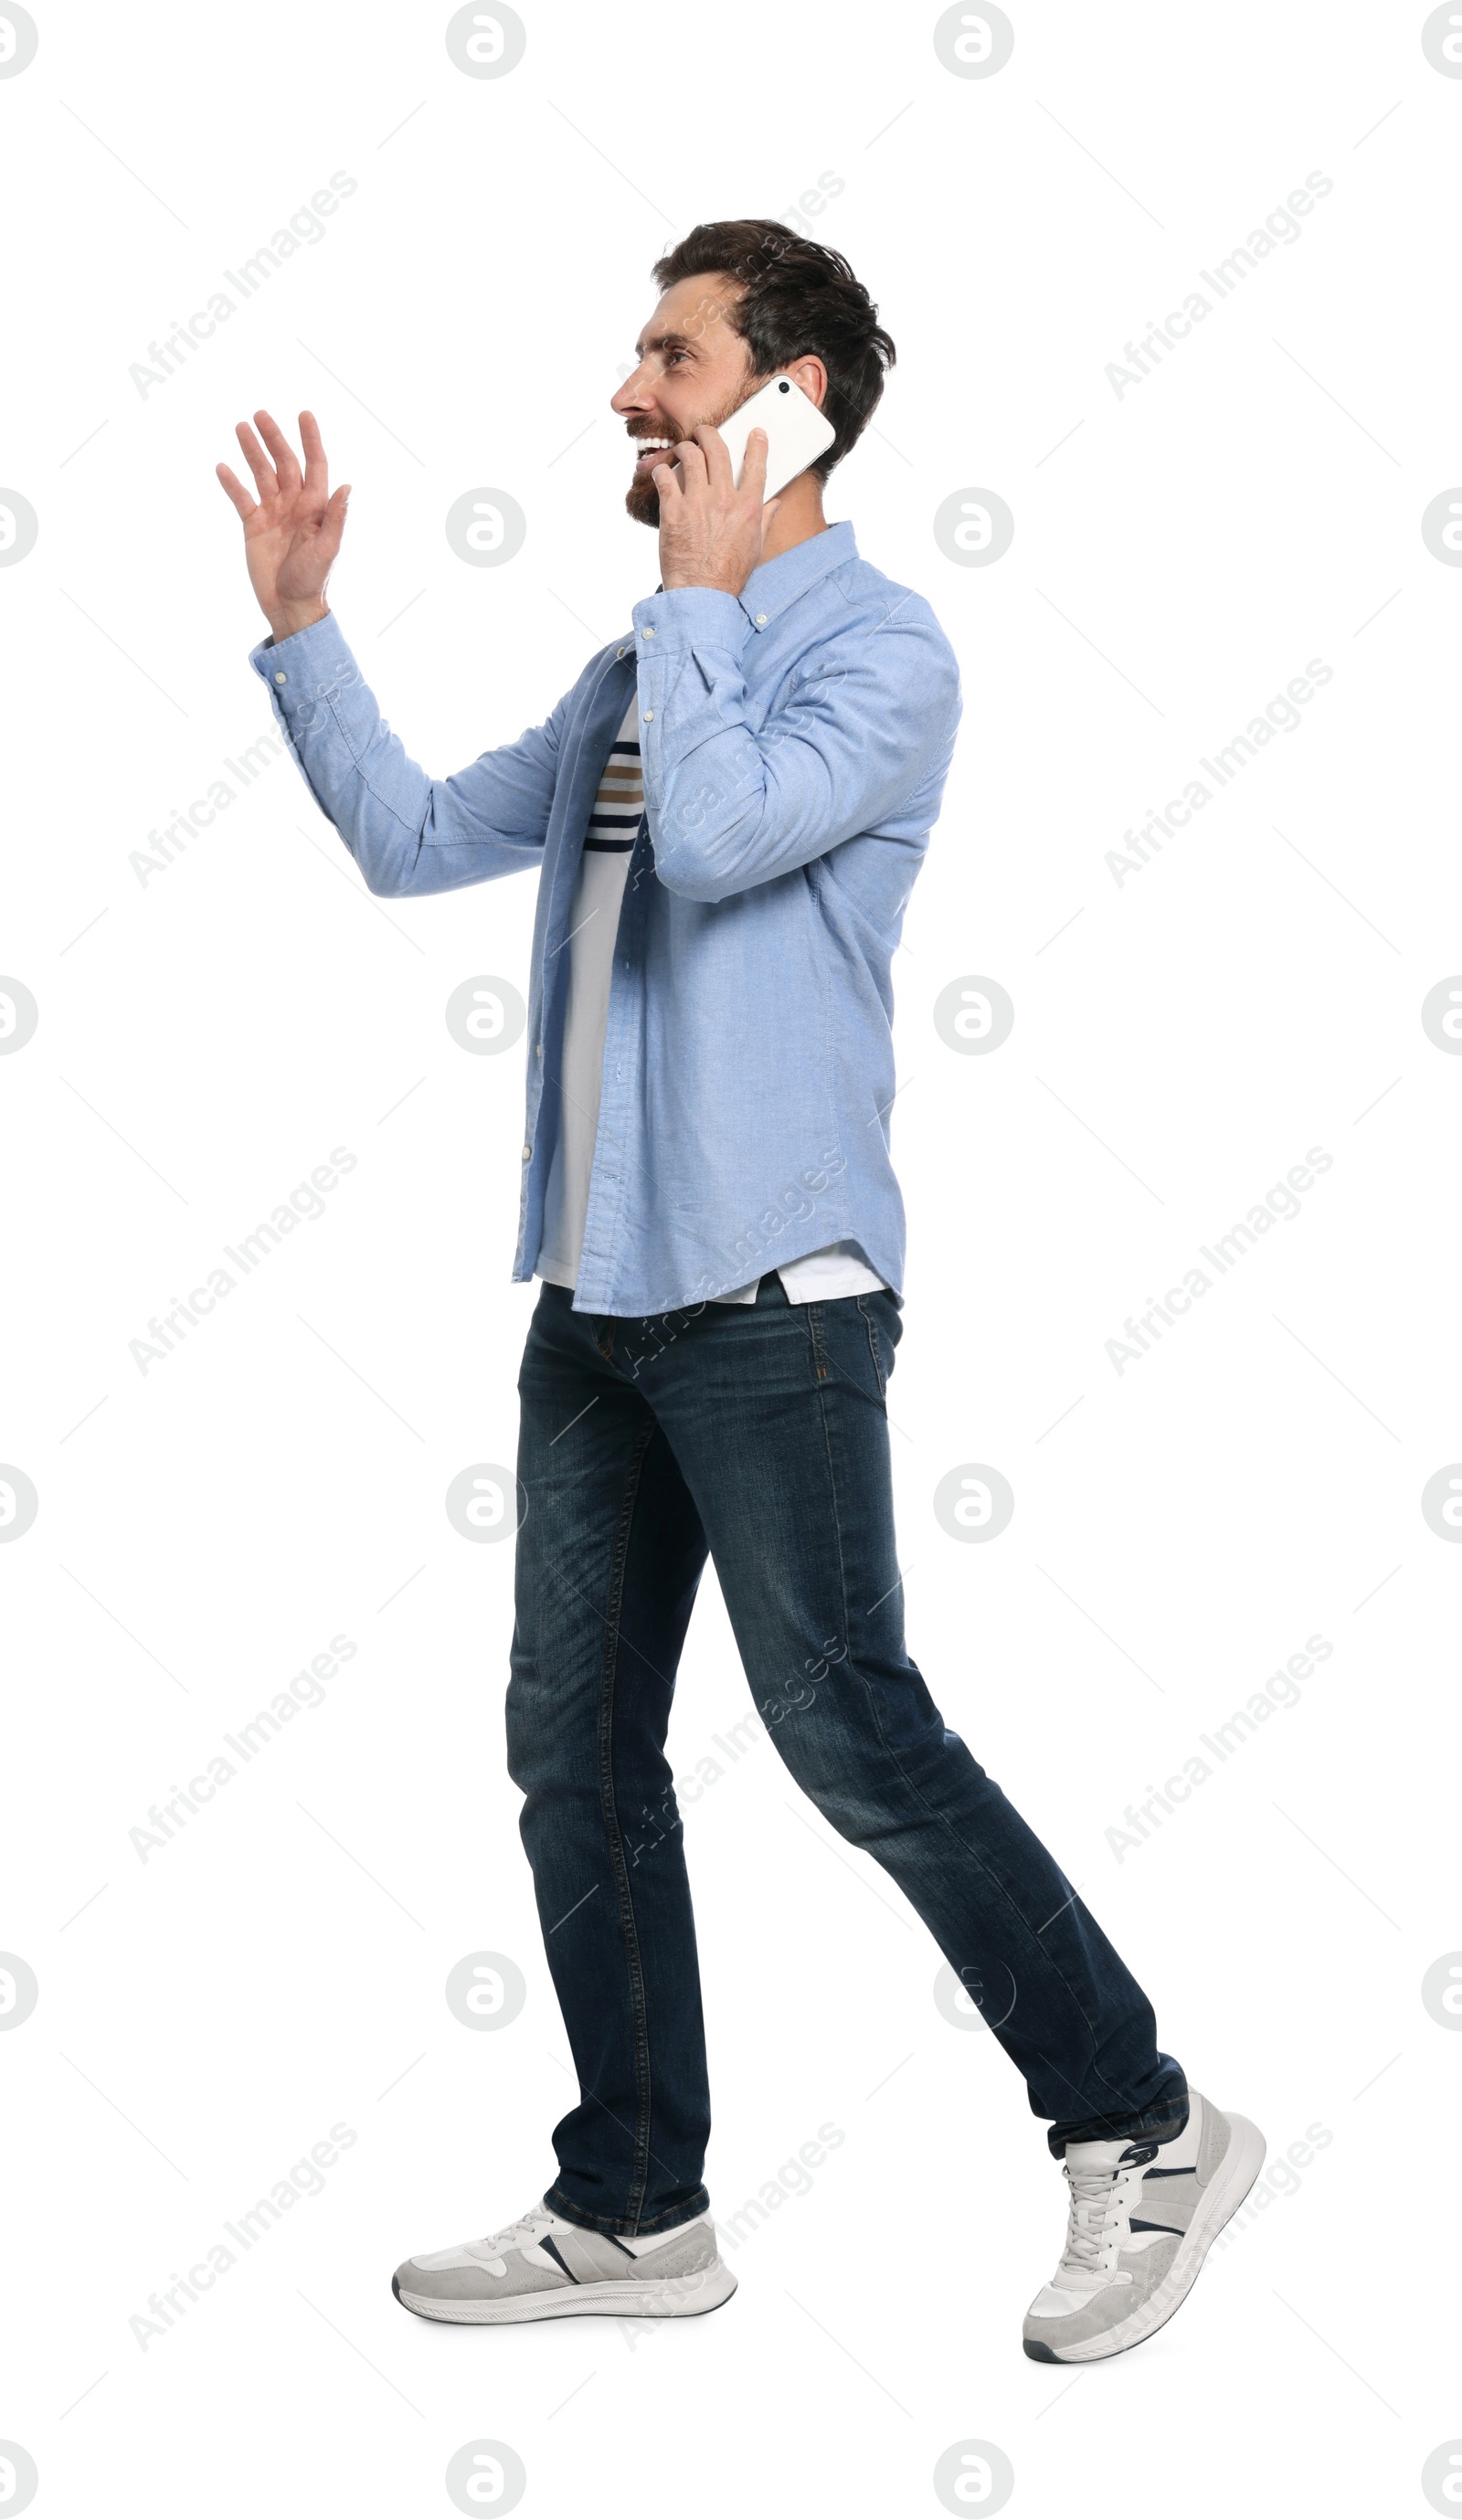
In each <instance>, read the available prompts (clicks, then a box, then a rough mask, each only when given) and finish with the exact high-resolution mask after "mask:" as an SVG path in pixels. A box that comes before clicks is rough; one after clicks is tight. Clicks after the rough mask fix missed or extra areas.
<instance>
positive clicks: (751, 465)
mask: <svg viewBox="0 0 1462 2520" xmlns="http://www.w3.org/2000/svg"><path fill="white" fill-rule="evenodd" d="M766 449H767V435H766V431H765V429H764V428H754V429H753V430H752V432H751V434H750V436H749V437H748V439H747V455H746V462H745V463H744V464H743V466H742V468H741V486H742V489H743V491H744V492H745V493H746V495H747V496H748V497H749V498H754V500H755V502H756V504H757V506H758V507H759V506H760V504H761V500H762V496H763V493H764V492H765V489H766Z"/></svg>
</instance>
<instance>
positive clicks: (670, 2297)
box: [390, 2205, 736, 2327]
mask: <svg viewBox="0 0 1462 2520" xmlns="http://www.w3.org/2000/svg"><path fill="white" fill-rule="evenodd" d="M390 2288H391V2291H392V2292H393V2293H394V2294H395V2297H396V2299H397V2301H398V2302H399V2303H400V2304H401V2307H402V2309H403V2310H414V2311H415V2312H416V2314H417V2316H418V2318H445V2319H451V2320H453V2321H455V2322H456V2323H457V2324H459V2325H462V2326H471V2327H481V2326H487V2327H490V2326H498V2325H502V2324H504V2323H505V2322H507V2321H510V2320H515V2319H522V2318H579V2317H581V2316H582V2315H583V2314H584V2313H586V2312H591V2313H596V2312H597V2313H598V2314H599V2315H600V2316H601V2317H603V2318H699V2317H700V2315H701V2314H702V2312H703V2311H708V2310H718V2309H719V2307H720V2305H721V2303H722V2302H723V2301H729V2300H730V2298H731V2295H732V2294H733V2293H734V2291H735V2290H736V2277H735V2276H734V2274H733V2273H731V2270H730V2268H729V2267H727V2266H723V2265H722V2263H721V2258H720V2254H719V2251H718V2250H717V2248H716V2244H715V2226H714V2224H713V2223H712V2221H711V2219H710V2216H709V2214H698V2215H697V2216H696V2217H695V2219H694V2221H693V2222H689V2223H677V2224H676V2226H675V2228H674V2229H673V2230H672V2231H650V2232H647V2233H646V2234H645V2235H644V2237H643V2238H640V2239H628V2238H624V2239H621V2238H618V2237H617V2236H616V2235H615V2234H614V2233H612V2232H610V2231H591V2230H588V2229H586V2228H585V2227H584V2225H583V2224H581V2223H570V2222H568V2221H566V2219H565V2217H564V2216H563V2215H562V2214H555V2213H554V2212H553V2211H552V2210H551V2209H550V2207H549V2206H547V2205H534V2206H531V2207H530V2208H529V2210H528V2212H527V2213H526V2214H525V2215H524V2216H523V2217H522V2219H521V2221H519V2222H517V2223H510V2224H509V2225H508V2226H507V2228H506V2229H504V2230H501V2231H492V2232H489V2234H488V2236H487V2237H486V2239H484V2240H463V2241H462V2242H460V2244H459V2245H458V2246H457V2247H456V2248H454V2249H437V2250H436V2251H435V2252H434V2255H433V2256H431V2257H429V2258H407V2259H406V2261H405V2263H404V2265H402V2266H399V2267H397V2269H396V2272H395V2273H394V2274H393V2275H392V2276H391V2279H390Z"/></svg>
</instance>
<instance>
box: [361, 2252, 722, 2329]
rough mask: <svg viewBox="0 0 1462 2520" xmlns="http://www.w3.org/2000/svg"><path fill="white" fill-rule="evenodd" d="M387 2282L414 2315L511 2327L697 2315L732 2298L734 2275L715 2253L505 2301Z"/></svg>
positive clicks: (466, 2324) (470, 2324)
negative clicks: (442, 2294) (544, 2321)
mask: <svg viewBox="0 0 1462 2520" xmlns="http://www.w3.org/2000/svg"><path fill="white" fill-rule="evenodd" d="M390 2288H391V2291H392V2292H393V2293H394V2294H395V2297H396V2299H397V2301H398V2302H399V2303H400V2305H401V2308H402V2309H403V2310H410V2311H414V2312H415V2314H416V2316H417V2318H436V2319H442V2320H445V2321H446V2323H447V2324H448V2325H449V2326H452V2327H513V2326H517V2325H519V2324H520V2323H521V2322H522V2321H524V2320H526V2319H530V2318H704V2316H705V2314H706V2313H707V2311H709V2310H719V2309H720V2307H721V2304H722V2303H723V2302H727V2301H729V2300H730V2298H731V2295H732V2294H733V2293H734V2292H735V2290H736V2277H735V2276H734V2274H733V2273H731V2270H730V2268H729V2267H727V2266H723V2265H722V2264H721V2261H720V2259H719V2258H717V2260H716V2262H715V2264H714V2266H711V2267H703V2268H701V2269H700V2271H699V2272H698V2273H695V2274H689V2275H669V2276H666V2277H665V2278H664V2279H663V2280H662V2281H661V2282H657V2281H656V2279H655V2278H654V2276H651V2275H646V2276H643V2277H639V2278H636V2277H625V2278H621V2279H617V2280H611V2281H607V2282H604V2283H593V2284H578V2285H576V2286H575V2287H574V2289H573V2291H572V2292H528V2293H518V2294H517V2295H515V2296H512V2297H510V2298H509V2299H507V2300H504V2301H438V2300H435V2299H434V2298H433V2296H432V2295H431V2294H430V2293H420V2292H403V2291H402V2290H401V2286H400V2283H399V2282H398V2280H397V2278H396V2277H395V2276H394V2275H392V2276H391V2279H390Z"/></svg>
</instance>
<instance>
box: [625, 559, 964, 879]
mask: <svg viewBox="0 0 1462 2520" xmlns="http://www.w3.org/2000/svg"><path fill="white" fill-rule="evenodd" d="M634 626H635V640H636V655H637V665H638V678H639V697H640V720H641V723H640V751H641V759H642V762H643V765H644V774H645V802H646V806H647V809H648V811H649V816H650V828H651V832H652V835H653V838H654V843H655V871H656V874H657V875H658V876H659V877H660V880H661V882H662V884H664V885H665V886H666V888H667V890H669V891H671V892H675V893H679V894H681V895H682V896H684V897H685V898H686V899H688V900H691V901H706V902H714V901H721V900H724V899H726V898H727V897H728V896H729V895H731V894H733V893H738V892H744V891H746V890H748V889H749V887H750V886H752V885H754V884H758V883H766V882H769V881H770V880H771V879H772V878H773V877H777V876H781V875H787V874H789V873H790V872H791V871H792V870H793V869H794V868H797V867H800V866H804V865H806V864H807V862H808V861H809V860H810V859H812V858H816V857H820V856H822V855H823V854H824V852H825V851H826V850H828V849H831V848H835V847H836V846H837V845H838V843H839V842H840V841H842V840H845V839H850V838H851V837H853V836H854V834H857V833H868V832H874V833H876V832H878V831H879V829H880V827H881V826H882V825H883V824H885V823H886V822H887V821H889V820H890V819H891V818H892V817H895V816H896V815H897V814H898V812H899V810H900V808H901V807H903V806H904V805H905V804H906V803H908V801H909V800H910V798H911V797H912V796H913V795H914V794H916V793H917V792H918V790H919V789H920V788H921V787H924V786H925V785H926V784H927V783H928V782H929V781H930V779H931V777H932V776H940V777H941V776H942V771H943V768H944V767H945V766H946V765H947V761H948V756H949V753H950V751H951V749H952V747H953V742H954V734H955V728H956V726H957V723H958V719H959V706H960V696H959V677H958V671H957V668H956V666H955V662H954V658H953V655H952V652H951V651H950V648H949V645H948V642H947V641H946V640H945V638H944V636H943V633H942V632H941V631H940V629H939V627H938V625H937V622H936V621H935V619H934V616H933V614H932V613H931V612H930V610H929V607H928V606H927V605H925V604H924V603H923V602H922V601H921V599H920V598H919V597H917V596H908V597H906V598H905V601H904V602H903V604H902V605H900V606H899V607H896V608H894V609H892V610H891V612H890V613H889V615H888V617H887V618H886V619H885V620H884V621H883V622H882V623H881V625H880V626H879V629H878V632H877V634H876V635H875V636H872V637H870V636H869V635H868V632H867V628H866V625H865V624H863V623H859V624H858V626H857V633H856V635H849V636H848V637H847V638H846V639H840V637H839V635H838V632H837V630H836V628H835V629H834V630H833V631H832V633H831V635H830V636H828V637H827V638H826V639H825V640H824V641H823V642H822V643H820V644H819V646H818V647H817V648H815V649H814V650H812V651H811V652H809V653H808V655H807V656H806V658H805V659H804V661H803V663H802V665H801V667H800V670H799V672H798V674H797V675H796V677H795V678H794V682H793V686H792V688H791V689H790V690H789V691H788V692H787V693H786V694H785V695H783V696H781V697H779V698H778V699H777V701H776V703H775V704H774V705H773V707H772V708H771V709H770V710H769V711H768V712H767V713H766V714H765V715H764V716H763V715H760V713H759V711H754V710H753V708H752V706H751V703H750V700H749V693H748V683H747V678H746V674H745V672H744V662H745V651H746V646H747V642H748V641H749V640H754V638H755V637H756V635H757V631H756V627H755V623H754V620H750V621H749V619H748V617H747V614H746V611H745V609H744V607H743V606H742V604H741V602H740V600H739V599H738V598H737V597H735V596H731V595H726V594H723V593H721V592H719V591H718V590H715V589H712V588H709V587H678V588H674V589H672V590H671V591H670V592H669V593H661V594H660V595H657V596H651V597H647V598H646V599H645V600H644V601H643V602H641V603H640V604H637V605H636V606H635V607H634Z"/></svg>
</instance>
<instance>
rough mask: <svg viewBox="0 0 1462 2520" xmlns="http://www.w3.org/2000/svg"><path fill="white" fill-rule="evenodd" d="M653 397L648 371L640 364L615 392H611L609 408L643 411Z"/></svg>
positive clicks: (618, 410)
mask: <svg viewBox="0 0 1462 2520" xmlns="http://www.w3.org/2000/svg"><path fill="white" fill-rule="evenodd" d="M653 399H654V397H653V395H652V393H651V391H650V371H649V369H648V367H646V366H644V365H641V366H640V367H637V368H636V370H635V372H634V374H633V376H632V377H626V378H625V380H624V382H623V383H622V385H621V386H620V387H619V390H618V392H617V394H611V396H610V409H611V411H617V412H621V413H623V412H630V411H645V410H647V409H648V408H649V405H650V403H651V402H652V401H653Z"/></svg>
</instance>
